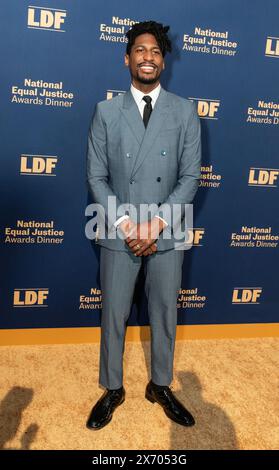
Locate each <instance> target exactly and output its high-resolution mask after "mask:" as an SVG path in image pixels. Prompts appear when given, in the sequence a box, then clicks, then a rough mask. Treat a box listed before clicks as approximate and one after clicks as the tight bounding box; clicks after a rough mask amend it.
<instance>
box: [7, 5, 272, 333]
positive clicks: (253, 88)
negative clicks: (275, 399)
mask: <svg viewBox="0 0 279 470" xmlns="http://www.w3.org/2000/svg"><path fill="white" fill-rule="evenodd" d="M278 17H279V2H278V1H277V0H269V1H268V2H263V1H262V0H246V1H243V0H226V1H224V0H183V1H182V0H172V1H171V2H170V1H168V0H154V1H153V2H150V1H149V0H142V1H140V2H132V1H130V0H122V1H120V2H117V1H113V0H106V1H105V2H104V1H101V0H51V1H50V0H42V1H39V2H38V1H37V0H33V1H32V2H29V1H27V0H5V1H4V0H3V1H2V2H1V15H0V25H1V41H0V53H1V84H0V113H1V126H0V133H1V141H0V142H1V143H0V145H1V171H0V178H1V183H0V187H1V241H0V248H1V285H0V289H1V292H0V328H2V329H13V328H15V329H18V328H46V327H48V328H55V327H79V326H80V327H83V326H99V325H100V315H101V307H102V293H101V290H100V284H99V246H98V245H97V244H95V242H94V241H92V240H89V239H88V238H87V237H86V230H87V228H88V225H87V224H90V221H91V219H92V213H91V212H90V204H91V203H92V200H91V199H90V196H89V193H88V188H87V184H86V149H87V133H88V128H89V124H90V120H91V117H92V114H93V112H94V108H95V104H96V103H97V102H99V101H101V100H104V99H108V100H109V99H112V98H113V97H114V96H115V95H117V94H118V93H123V92H125V91H126V90H127V89H128V88H129V86H130V74H129V70H128V69H127V67H125V65H124V55H125V48H126V41H127V39H126V37H125V33H126V31H127V30H128V29H129V28H130V27H131V26H132V25H133V24H134V23H135V22H138V21H143V20H150V19H152V20H156V21H158V22H161V23H163V24H165V25H170V36H171V39H172V42H173V53H172V54H171V55H167V56H166V69H165V71H164V72H163V74H162V80H161V83H162V85H163V86H164V87H165V88H166V89H167V90H169V91H171V92H173V93H176V94H178V95H180V96H183V97H185V98H188V99H190V100H193V101H194V102H195V103H196V105H197V110H198V114H199V116H200V120H201V126H202V148H203V162H202V168H201V180H200V185H199V190H198V194H197V197H196V200H195V205H194V226H193V228H192V229H191V230H189V239H191V240H192V241H193V247H192V248H191V250H189V251H185V261H184V273H183V282H182V285H181V291H180V294H179V297H178V323H179V324H195V325H199V324H236V323H265V322H268V323H270V322H278V321H279V302H278V242H279V225H278V180H279V161H278V157H279V150H278V143H279V139H278V136H279V132H278V131H279V99H278V83H279V73H278V71H279V24H278ZM142 282H143V280H142V279H141V280H139V285H138V286H137V291H136V293H135V298H134V305H133V308H132V311H131V316H130V319H129V325H145V324H148V312H147V308H146V299H143V300H142V299H141V295H140V290H141V288H142V285H141V283H142Z"/></svg>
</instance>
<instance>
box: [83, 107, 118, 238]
mask: <svg viewBox="0 0 279 470" xmlns="http://www.w3.org/2000/svg"><path fill="white" fill-rule="evenodd" d="M106 135H107V134H106V125H105V123H104V121H103V119H102V115H101V111H100V106H99V104H97V105H96V109H95V113H94V115H93V118H92V121H91V124H90V129H89V133H88V147H87V164H86V168H87V185H88V188H89V191H90V193H91V196H92V198H93V202H94V203H97V204H99V205H100V206H101V207H102V208H103V209H104V214H105V221H104V222H105V224H106V226H107V228H108V231H111V230H115V227H114V225H113V224H114V223H115V221H116V220H117V219H118V218H119V217H121V216H123V215H125V214H126V212H125V210H124V208H123V207H119V206H121V202H120V201H119V199H118V197H117V196H116V195H115V194H114V192H113V191H112V189H111V187H110V185H109V169H108V159H107V137H106ZM109 196H110V197H111V198H112V199H111V201H112V200H113V201H114V206H115V211H114V210H112V211H109V210H108V203H109V199H108V198H109ZM112 205H113V204H112Z"/></svg>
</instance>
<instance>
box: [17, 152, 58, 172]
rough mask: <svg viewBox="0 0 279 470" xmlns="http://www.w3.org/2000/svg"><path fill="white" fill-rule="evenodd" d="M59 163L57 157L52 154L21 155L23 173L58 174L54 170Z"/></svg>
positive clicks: (21, 170)
mask: <svg viewBox="0 0 279 470" xmlns="http://www.w3.org/2000/svg"><path fill="white" fill-rule="evenodd" d="M56 163H57V157H55V156H51V155H21V157H20V174H21V175H43V176H56V175H55V174H54V173H53V170H54V168H55V166H56Z"/></svg>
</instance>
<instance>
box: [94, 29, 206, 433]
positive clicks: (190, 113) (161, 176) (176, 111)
mask: <svg viewBox="0 0 279 470" xmlns="http://www.w3.org/2000/svg"><path fill="white" fill-rule="evenodd" d="M168 30H169V27H168V26H163V25H162V24H160V23H157V22H155V21H145V22H141V23H137V24H135V25H134V26H133V27H132V28H131V29H130V30H129V31H128V32H127V34H126V36H127V38H128V43H127V48H126V54H125V65H126V66H127V67H129V69H130V74H131V79H132V83H131V87H130V90H129V91H127V92H126V93H124V94H122V95H119V96H116V97H115V98H113V99H111V100H107V101H102V102H100V103H98V104H97V106H96V110H95V113H94V116H93V119H92V122H91V126H90V130H89V137H88V155H87V182H88V187H89V190H90V192H91V194H92V197H93V201H94V203H96V204H98V207H99V208H101V209H102V210H100V214H101V216H100V217H99V219H98V239H96V242H97V243H98V244H99V245H100V250H101V251H100V282H101V289H102V296H103V309H102V322H101V348H100V375H99V382H100V384H101V385H102V386H103V387H105V389H106V390H105V392H104V393H103V395H102V396H101V398H100V399H99V400H98V402H97V403H96V404H95V405H94V407H93V409H92V411H91V413H90V416H89V418H88V420H87V427H88V428H90V429H95V430H96V429H101V428H102V427H104V426H105V425H106V424H108V423H109V421H110V420H111V418H112V415H113V412H114V410H115V408H116V407H117V406H119V405H120V404H121V403H123V401H124V399H125V390H124V388H123V370H122V362H123V352H124V344H125V332H126V322H127V320H128V318H129V314H130V309H131V305H132V300H133V294H134V289H135V285H136V281H137V277H138V274H139V271H140V268H141V266H142V265H143V268H144V274H145V293H146V296H147V299H148V315H149V320H150V327H151V380H150V382H149V383H148V385H147V387H146V393H145V397H146V398H147V399H148V400H149V401H150V402H152V403H154V402H157V403H158V404H159V405H161V406H162V408H163V410H164V412H165V413H166V415H167V416H168V417H169V418H170V419H172V420H173V421H175V422H177V423H179V424H181V425H183V426H191V425H193V424H194V423H195V421H194V418H193V416H192V415H191V414H190V412H189V411H187V410H186V408H185V407H184V406H183V404H182V403H181V402H180V401H179V400H178V399H177V398H176V397H175V396H174V394H173V393H172V391H171V389H170V387H169V385H170V383H171V381H172V379H173V357H174V347H175V335H176V323H177V306H176V302H177V296H178V292H179V289H180V286H181V276H182V264H183V257H184V250H183V247H185V233H183V232H182V235H181V230H180V236H178V235H177V232H178V228H179V227H180V226H181V224H182V225H183V221H184V223H185V219H186V212H185V210H186V205H187V204H191V203H192V201H193V199H194V196H195V194H196V191H197V188H198V182H199V178H200V165H201V137H200V121H199V118H198V115H197V111H196V107H195V105H194V104H193V103H192V102H191V101H189V100H187V99H184V98H181V97H179V96H177V95H174V94H172V93H169V92H167V91H166V90H164V89H163V88H162V87H161V85H160V81H159V80H160V75H161V72H162V71H163V70H164V68H165V63H164V57H165V54H166V52H171V42H170V39H169V37H168V35H167V32H168ZM148 205H151V206H148ZM146 206H148V210H147V211H146ZM177 207H179V209H180V210H177ZM113 208H114V210H112V209H113ZM142 208H145V210H141V209H142ZM177 240H178V241H177ZM181 248H182V249H181Z"/></svg>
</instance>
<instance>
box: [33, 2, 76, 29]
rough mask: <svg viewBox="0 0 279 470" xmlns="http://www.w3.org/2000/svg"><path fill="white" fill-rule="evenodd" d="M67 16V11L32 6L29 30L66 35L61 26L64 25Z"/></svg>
mask: <svg viewBox="0 0 279 470" xmlns="http://www.w3.org/2000/svg"><path fill="white" fill-rule="evenodd" d="M66 15H67V12H66V10H58V9H56V8H45V7H34V6H32V7H31V6H30V7H29V8H28V23H27V24H28V28H34V29H46V30H49V31H59V32H62V33H64V32H65V30H64V29H61V25H62V23H64V21H65V17H66Z"/></svg>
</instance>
